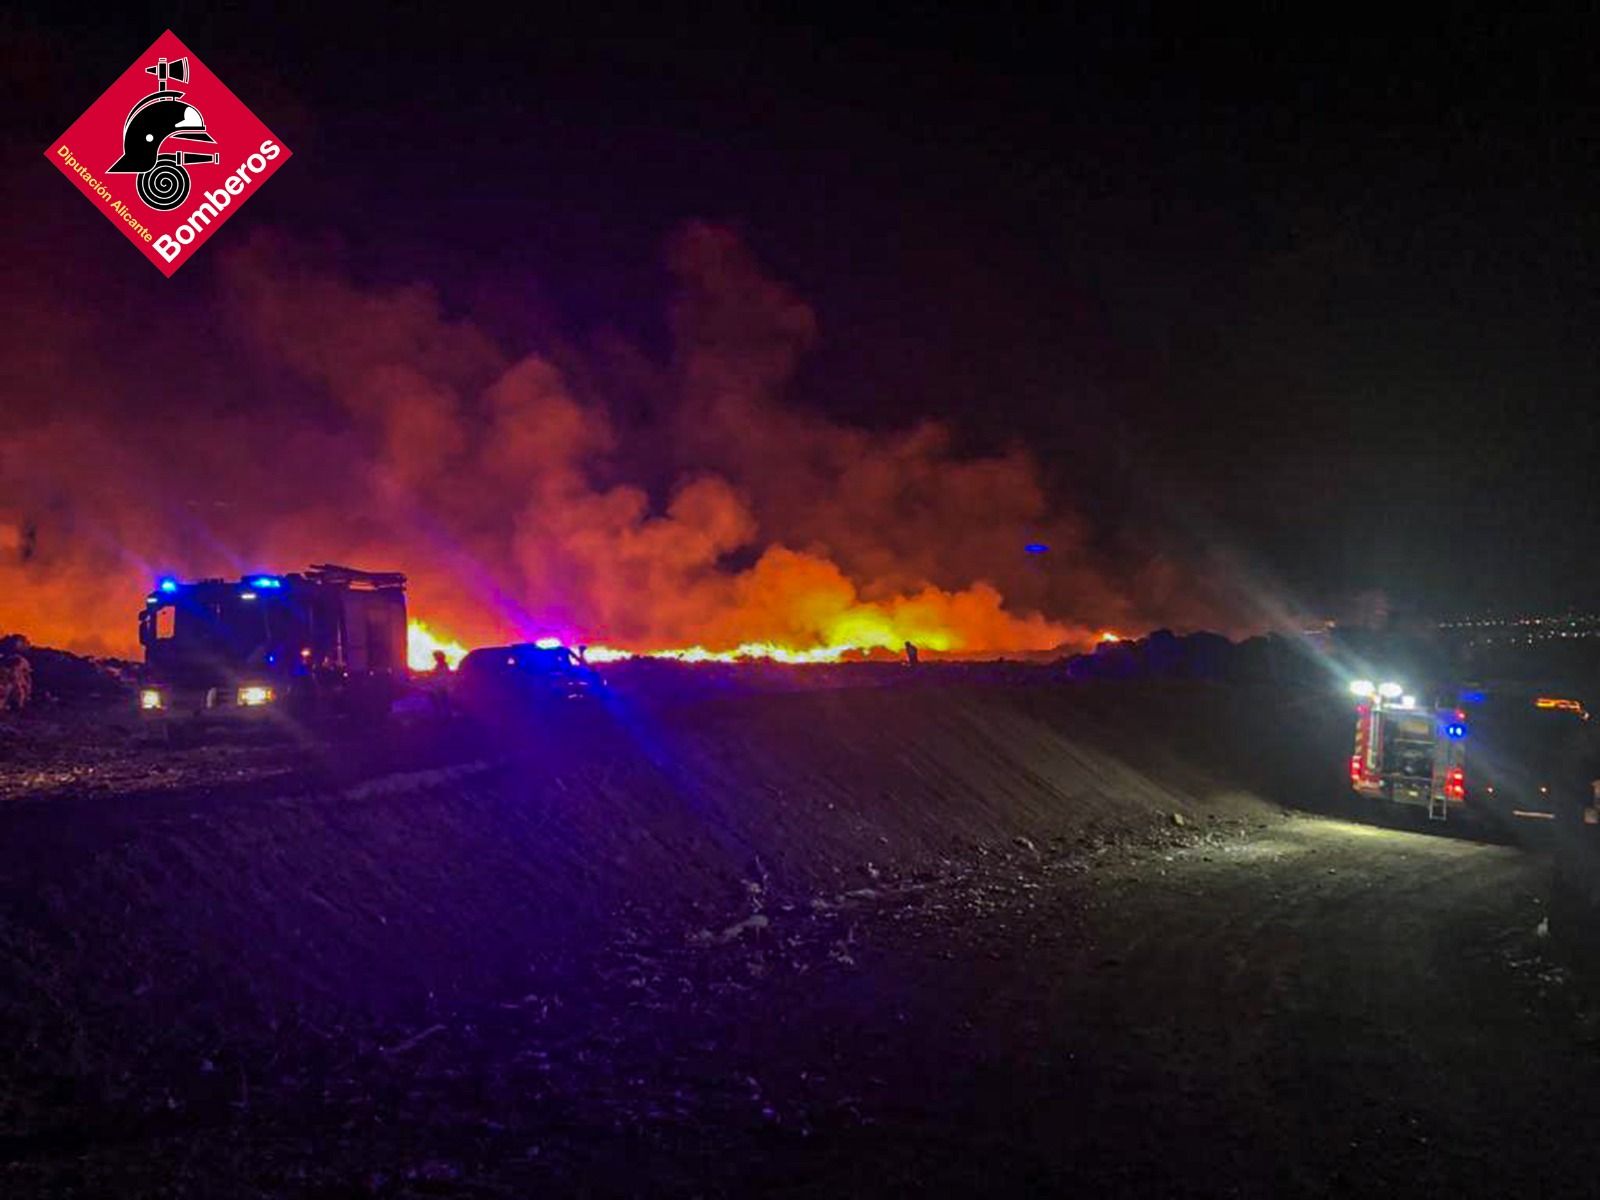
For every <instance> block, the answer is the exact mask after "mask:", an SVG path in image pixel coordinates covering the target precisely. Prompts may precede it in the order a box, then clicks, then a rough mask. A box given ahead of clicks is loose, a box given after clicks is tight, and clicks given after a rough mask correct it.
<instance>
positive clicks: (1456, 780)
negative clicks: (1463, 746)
mask: <svg viewBox="0 0 1600 1200" xmlns="http://www.w3.org/2000/svg"><path fill="white" fill-rule="evenodd" d="M1444 798H1445V799H1446V800H1465V799H1466V798H1467V773H1466V772H1465V771H1464V770H1462V769H1461V768H1460V767H1451V768H1450V769H1449V770H1448V771H1447V772H1445V777H1444Z"/></svg>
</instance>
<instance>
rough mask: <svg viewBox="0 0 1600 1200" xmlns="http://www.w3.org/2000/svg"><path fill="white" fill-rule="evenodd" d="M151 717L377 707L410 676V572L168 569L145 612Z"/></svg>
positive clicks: (364, 711)
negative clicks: (185, 575) (217, 573)
mask: <svg viewBox="0 0 1600 1200" xmlns="http://www.w3.org/2000/svg"><path fill="white" fill-rule="evenodd" d="M139 642H140V644H141V645H142V646H143V647H144V658H145V676H144V681H143V685H142V686H141V688H140V690H139V711H140V713H141V715H142V716H143V717H144V718H145V719H147V720H150V721H157V722H162V723H171V722H173V721H185V720H197V719H198V720H235V721H238V720H271V719H272V718H274V717H275V716H278V715H292V716H295V717H297V718H303V717H307V716H310V715H312V714H313V713H316V712H326V711H335V712H345V713H348V714H351V715H369V716H370V715H375V714H377V713H378V712H380V711H381V712H387V710H388V705H389V702H390V701H391V700H392V699H393V698H394V696H395V695H396V694H397V692H398V690H399V688H400V686H401V685H402V684H403V682H404V679H405V670H406V600H405V576H403V575H400V574H397V573H394V572H371V571H360V570H356V569H354V568H350V567H339V566H333V565H324V566H317V567H312V568H311V569H309V570H307V571H305V572H301V573H293V574H286V575H275V574H266V573H256V574H252V575H245V576H241V577H240V578H239V579H237V580H223V579H203V580H198V581H195V582H191V583H182V582H179V581H178V580H176V579H171V578H164V579H161V580H158V581H157V583H156V586H155V588H154V589H152V591H151V592H150V593H149V595H147V596H146V597H145V604H144V608H143V610H142V611H141V612H140V614H139Z"/></svg>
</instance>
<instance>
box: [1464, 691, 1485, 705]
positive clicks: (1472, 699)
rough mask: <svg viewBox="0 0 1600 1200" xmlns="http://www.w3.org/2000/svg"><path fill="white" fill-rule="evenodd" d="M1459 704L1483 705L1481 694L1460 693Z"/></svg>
mask: <svg viewBox="0 0 1600 1200" xmlns="http://www.w3.org/2000/svg"><path fill="white" fill-rule="evenodd" d="M1461 703H1463V704H1482V703H1483V693H1482V692H1462V693H1461Z"/></svg>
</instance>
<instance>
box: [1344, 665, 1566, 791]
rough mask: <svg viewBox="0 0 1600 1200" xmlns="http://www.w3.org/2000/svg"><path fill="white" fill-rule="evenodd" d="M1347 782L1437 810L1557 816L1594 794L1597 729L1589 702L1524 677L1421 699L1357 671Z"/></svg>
mask: <svg viewBox="0 0 1600 1200" xmlns="http://www.w3.org/2000/svg"><path fill="white" fill-rule="evenodd" d="M1350 691H1351V692H1352V693H1353V694H1354V695H1355V697H1356V730H1355V746H1354V748H1353V752H1352V754H1351V755H1350V787H1351V789H1352V790H1353V791H1354V792H1356V793H1357V794H1358V795H1361V796H1366V797H1369V798H1372V799H1378V800H1384V801H1389V802H1392V803H1395V804H1404V805H1413V806H1416V807H1418V808H1422V809H1426V811H1427V814H1428V816H1429V818H1430V819H1432V820H1435V821H1443V820H1448V819H1450V818H1454V817H1462V816H1464V817H1470V818H1476V819H1487V820H1493V821H1501V820H1534V821H1550V820H1555V819H1556V818H1557V816H1558V815H1560V814H1561V812H1562V810H1563V808H1564V807H1566V808H1568V810H1569V811H1577V810H1578V809H1580V808H1581V807H1582V806H1583V805H1585V804H1588V803H1590V802H1591V793H1590V787H1589V778H1588V776H1589V775H1590V774H1591V773H1592V771H1593V766H1592V764H1593V762H1594V757H1595V755H1594V751H1595V747H1596V740H1595V729H1594V726H1593V724H1592V723H1591V722H1590V719H1589V711H1588V709H1587V707H1586V706H1585V705H1584V703H1583V702H1582V701H1581V700H1579V699H1577V698H1576V697H1574V696H1571V695H1569V694H1566V693H1564V692H1555V691H1545V690H1541V689H1537V688H1529V687H1527V686H1526V685H1504V686H1498V687H1488V688H1480V687H1466V688H1463V689H1461V690H1460V691H1459V692H1458V693H1456V695H1455V698H1454V702H1453V703H1447V704H1438V703H1429V704H1420V703H1419V702H1418V699H1417V697H1416V696H1415V695H1413V694H1411V693H1410V692H1408V691H1407V690H1406V689H1405V688H1404V687H1403V686H1402V685H1400V684H1398V683H1392V682H1390V683H1382V684H1374V683H1371V682H1369V681H1367V680H1357V681H1355V682H1354V683H1352V684H1351V685H1350Z"/></svg>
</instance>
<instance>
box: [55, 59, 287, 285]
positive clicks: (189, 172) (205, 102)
mask: <svg viewBox="0 0 1600 1200" xmlns="http://www.w3.org/2000/svg"><path fill="white" fill-rule="evenodd" d="M44 156H45V157H46V158H47V159H49V160H50V161H51V162H53V163H55V165H56V167H57V169H58V170H60V172H61V173H62V174H63V175H65V176H66V177H67V178H68V179H69V180H71V181H72V183H73V185H74V186H75V187H76V188H77V189H78V190H79V191H80V192H82V193H83V194H84V195H85V196H87V197H88V198H89V201H90V202H91V203H92V204H93V205H94V206H95V207H96V208H98V209H99V210H100V211H101V212H102V213H104V214H105V216H106V219H107V220H109V221H110V222H111V223H112V224H113V225H115V226H116V227H117V228H118V229H120V230H122V232H123V234H124V235H125V236H126V237H127V239H128V240H129V241H130V242H132V243H133V244H134V245H135V246H137V247H138V248H139V250H140V251H141V252H143V254H144V256H145V257H146V258H148V259H149V260H150V261H151V262H153V263H155V265H156V268H157V269H158V270H159V271H160V272H161V273H162V274H163V275H166V276H168V277H169V278H170V277H171V275H172V273H173V272H174V271H176V270H177V269H178V268H179V267H181V266H183V264H184V263H186V262H188V261H189V259H190V258H191V257H193V255H194V252H195V251H196V250H198V249H199V248H200V247H201V246H202V245H204V244H205V242H206V241H207V240H208V239H209V238H210V237H211V235H212V234H213V233H215V232H216V231H217V230H218V229H220V228H221V227H222V226H223V225H224V224H226V223H227V221H228V219H229V218H231V217H232V216H233V215H234V214H235V213H237V212H238V211H239V209H240V207H241V206H242V205H243V204H244V202H245V201H246V200H248V199H250V197H251V196H253V195H255V193H256V191H257V190H258V189H259V188H260V187H261V185H262V184H263V183H265V182H266V181H267V179H269V178H270V177H271V176H272V174H273V172H275V171H276V170H277V169H278V168H279V167H281V166H282V165H283V164H284V163H286V162H288V161H289V148H288V147H287V146H285V145H284V144H283V143H282V142H280V141H279V140H278V139H277V138H276V137H274V136H273V134H272V131H271V130H269V129H268V128H267V127H266V126H265V125H263V124H262V123H261V122H260V121H259V120H258V119H257V118H256V115H255V114H254V113H252V112H251V111H250V110H249V109H248V108H246V107H245V106H244V105H243V104H241V103H240V102H239V98H238V97H237V96H235V95H234V94H233V93H232V92H230V91H229V90H228V89H227V88H226V87H224V86H223V83H222V80H220V79H218V78H217V77H216V76H215V75H213V74H212V73H211V72H210V71H209V70H207V69H206V66H205V64H204V63H202V62H201V61H200V60H199V59H198V58H196V57H195V55H194V54H193V52H192V51H190V49H189V48H188V47H187V46H185V45H184V44H183V43H182V42H180V41H179V40H178V39H177V37H176V36H175V35H174V34H173V32H172V31H171V30H170V29H169V30H168V31H167V32H166V33H163V34H162V35H161V36H160V37H159V38H157V39H156V42H155V45H153V46H151V47H150V49H149V50H147V51H145V53H144V54H142V55H141V56H140V57H139V60H138V61H137V62H135V63H134V64H133V65H132V66H131V67H129V68H128V69H127V70H126V71H124V72H123V73H122V76H121V77H120V78H119V79H118V80H117V81H116V82H115V83H113V84H112V85H111V86H110V88H108V89H107V90H106V93H105V95H103V96H101V97H100V99H98V100H96V101H95V102H94V103H93V104H91V105H90V106H89V110H88V111H87V112H85V113H84V114H83V116H81V117H79V118H78V119H77V120H76V121H74V122H73V123H72V124H71V125H70V126H69V127H68V128H67V131H66V132H65V133H63V134H62V135H61V136H60V137H59V138H57V139H56V140H55V141H54V142H53V143H52V144H51V145H50V147H49V149H47V150H46V151H45V152H44Z"/></svg>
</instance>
